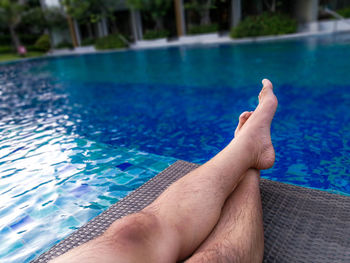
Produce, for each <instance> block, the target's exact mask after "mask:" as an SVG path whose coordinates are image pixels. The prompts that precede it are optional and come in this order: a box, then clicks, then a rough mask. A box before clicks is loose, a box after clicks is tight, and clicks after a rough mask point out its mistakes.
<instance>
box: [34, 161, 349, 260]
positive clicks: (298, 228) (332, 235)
mask: <svg viewBox="0 0 350 263" xmlns="http://www.w3.org/2000/svg"><path fill="white" fill-rule="evenodd" d="M196 167H198V165H196V164H192V163H188V162H184V161H177V162H176V163H174V164H173V165H172V166H170V167H169V168H167V169H165V170H164V171H163V172H161V173H160V174H158V175H157V176H156V177H154V178H153V179H151V180H150V181H148V182H147V183H145V184H144V185H143V186H141V187H140V188H138V189H136V190H135V191H134V192H132V193H131V194H129V195H128V196H126V197H125V198H124V199H122V200H121V201H119V202H118V203H116V204H114V205H112V206H111V207H110V208H109V209H108V210H106V211H105V212H103V213H102V214H100V215H98V216H97V217H95V218H94V219H92V220H91V221H89V222H88V223H87V224H85V225H84V226H82V227H81V228H79V229H78V230H77V231H75V232H74V233H72V234H71V235H70V236H68V237H67V238H66V239H64V240H63V241H61V242H60V243H58V244H57V245H55V246H53V247H52V248H51V249H49V250H48V251H47V252H45V253H43V254H42V255H40V256H39V257H38V258H37V259H35V260H33V261H32V262H35V263H37V262H47V261H49V260H50V259H53V258H55V257H57V256H58V255H61V254H63V253H65V252H67V251H68V250H69V249H71V248H73V247H76V246H78V245H80V244H83V243H85V242H87V241H89V240H91V239H93V238H95V237H96V236H98V235H100V234H101V233H102V232H103V231H104V230H106V229H107V227H108V226H109V225H110V224H111V223H112V222H113V221H115V220H116V219H118V218H121V217H123V216H125V215H128V214H131V213H134V212H137V211H139V210H140V209H142V208H144V207H145V206H147V205H148V204H150V203H151V202H152V201H153V200H154V199H155V198H157V197H158V196H159V195H160V194H161V193H162V192H163V191H164V190H165V189H166V188H167V187H168V186H169V185H170V184H171V183H173V182H174V181H176V180H177V179H179V178H180V177H182V176H184V175H185V174H186V173H188V172H190V171H191V170H193V169H195V168H196ZM260 189H261V195H262V204H263V212H264V231H265V253H264V262H279V263H280V262H288V263H290V262H350V197H346V196H341V195H335V194H330V193H327V192H323V191H318V190H312V189H307V188H302V187H298V186H293V185H287V184H283V183H279V182H275V181H270V180H264V179H262V180H261V185H260Z"/></svg>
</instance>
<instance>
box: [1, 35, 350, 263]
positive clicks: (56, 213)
mask: <svg viewBox="0 0 350 263" xmlns="http://www.w3.org/2000/svg"><path fill="white" fill-rule="evenodd" d="M349 57H350V36H349V35H333V36H326V37H312V38H308V39H300V40H290V41H279V42H266V43H252V44H239V45H212V46H188V47H179V48H168V49H154V50H139V51H124V52H111V53H104V54H95V55H84V56H67V57H57V58H50V59H39V60H32V61H27V62H20V63H13V64H4V65H0V93H1V96H0V132H1V133H0V134H1V141H0V176H1V180H0V197H1V199H0V200H1V201H0V243H1V244H2V247H1V248H0V258H1V259H4V260H5V261H8V262H23V261H30V260H31V259H33V258H34V257H35V256H36V255H38V254H39V253H41V252H42V251H43V250H45V249H46V248H47V246H50V245H52V244H54V243H56V242H58V241H59V240H61V239H63V238H64V237H65V236H67V235H68V234H69V233H71V232H72V231H74V229H76V228H78V227H79V226H81V225H82V224H84V223H85V222H87V221H88V220H89V219H91V218H92V217H94V216H96V215H97V214H99V213H100V212H101V211H103V210H105V209H106V208H107V207H108V206H110V205H111V204H112V203H114V202H116V201H118V200H119V199H120V198H122V197H123V196H125V195H126V194H127V193H129V192H130V191H132V190H133V189H135V188H137V187H138V186H140V185H142V184H143V183H144V182H146V181H147V180H148V179H150V178H151V177H153V176H154V175H156V174H157V173H158V172H159V171H161V170H162V169H164V168H166V167H167V166H168V165H170V164H171V163H173V162H174V161H175V160H176V159H184V160H187V161H191V162H197V163H203V162H205V161H206V160H208V159H209V158H211V157H212V156H213V155H214V154H215V153H216V152H217V151H219V150H220V149H221V148H222V147H224V146H225V144H227V143H228V142H229V141H230V139H231V138H232V136H233V131H234V128H235V126H236V124H237V118H238V116H239V114H240V113H241V112H242V111H245V110H252V109H254V107H255V106H256V104H257V94H258V91H259V89H260V87H261V84H260V81H261V79H263V78H265V77H267V78H269V79H271V80H272V82H273V83H274V85H275V91H276V94H277V96H278V98H279V102H280V103H279V108H278V111H277V113H276V117H275V120H274V122H273V125H272V136H273V137H272V139H273V143H274V145H275V148H276V153H277V156H276V164H275V166H274V167H273V168H272V169H270V170H268V171H264V172H263V173H262V175H263V177H265V178H268V179H273V180H278V181H282V182H286V183H293V184H297V185H301V186H306V187H312V188H317V189H322V190H327V191H331V192H336V193H341V194H347V195H348V194H350V185H349V174H350V154H349V153H350V132H349V131H350V122H349V120H350V112H349V107H350V75H349V68H350V60H349Z"/></svg>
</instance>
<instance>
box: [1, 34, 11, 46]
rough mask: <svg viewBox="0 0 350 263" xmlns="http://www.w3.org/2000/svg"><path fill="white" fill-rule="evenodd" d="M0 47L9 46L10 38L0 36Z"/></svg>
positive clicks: (8, 36)
mask: <svg viewBox="0 0 350 263" xmlns="http://www.w3.org/2000/svg"><path fill="white" fill-rule="evenodd" d="M0 45H11V36H10V35H0Z"/></svg>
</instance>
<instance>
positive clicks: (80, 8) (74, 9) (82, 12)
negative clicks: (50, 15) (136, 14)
mask: <svg viewBox="0 0 350 263" xmlns="http://www.w3.org/2000/svg"><path fill="white" fill-rule="evenodd" d="M62 2H63V4H64V5H65V7H66V10H67V13H68V14H69V15H70V16H72V17H73V18H75V19H77V20H78V21H79V22H81V23H97V22H99V21H100V20H101V19H102V18H105V17H109V18H113V12H114V10H115V6H116V5H117V4H118V1H115V0H84V1H81V0H63V1H62Z"/></svg>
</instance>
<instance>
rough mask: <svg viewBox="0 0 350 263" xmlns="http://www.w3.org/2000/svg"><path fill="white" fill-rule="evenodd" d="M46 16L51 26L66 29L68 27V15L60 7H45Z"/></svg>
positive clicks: (47, 22)
mask: <svg viewBox="0 0 350 263" xmlns="http://www.w3.org/2000/svg"><path fill="white" fill-rule="evenodd" d="M44 17H45V21H46V25H47V26H48V27H49V28H57V29H65V28H67V27H68V25H67V18H66V15H65V14H64V12H63V11H62V10H61V9H60V8H59V7H49V8H47V9H45V11H44Z"/></svg>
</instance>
